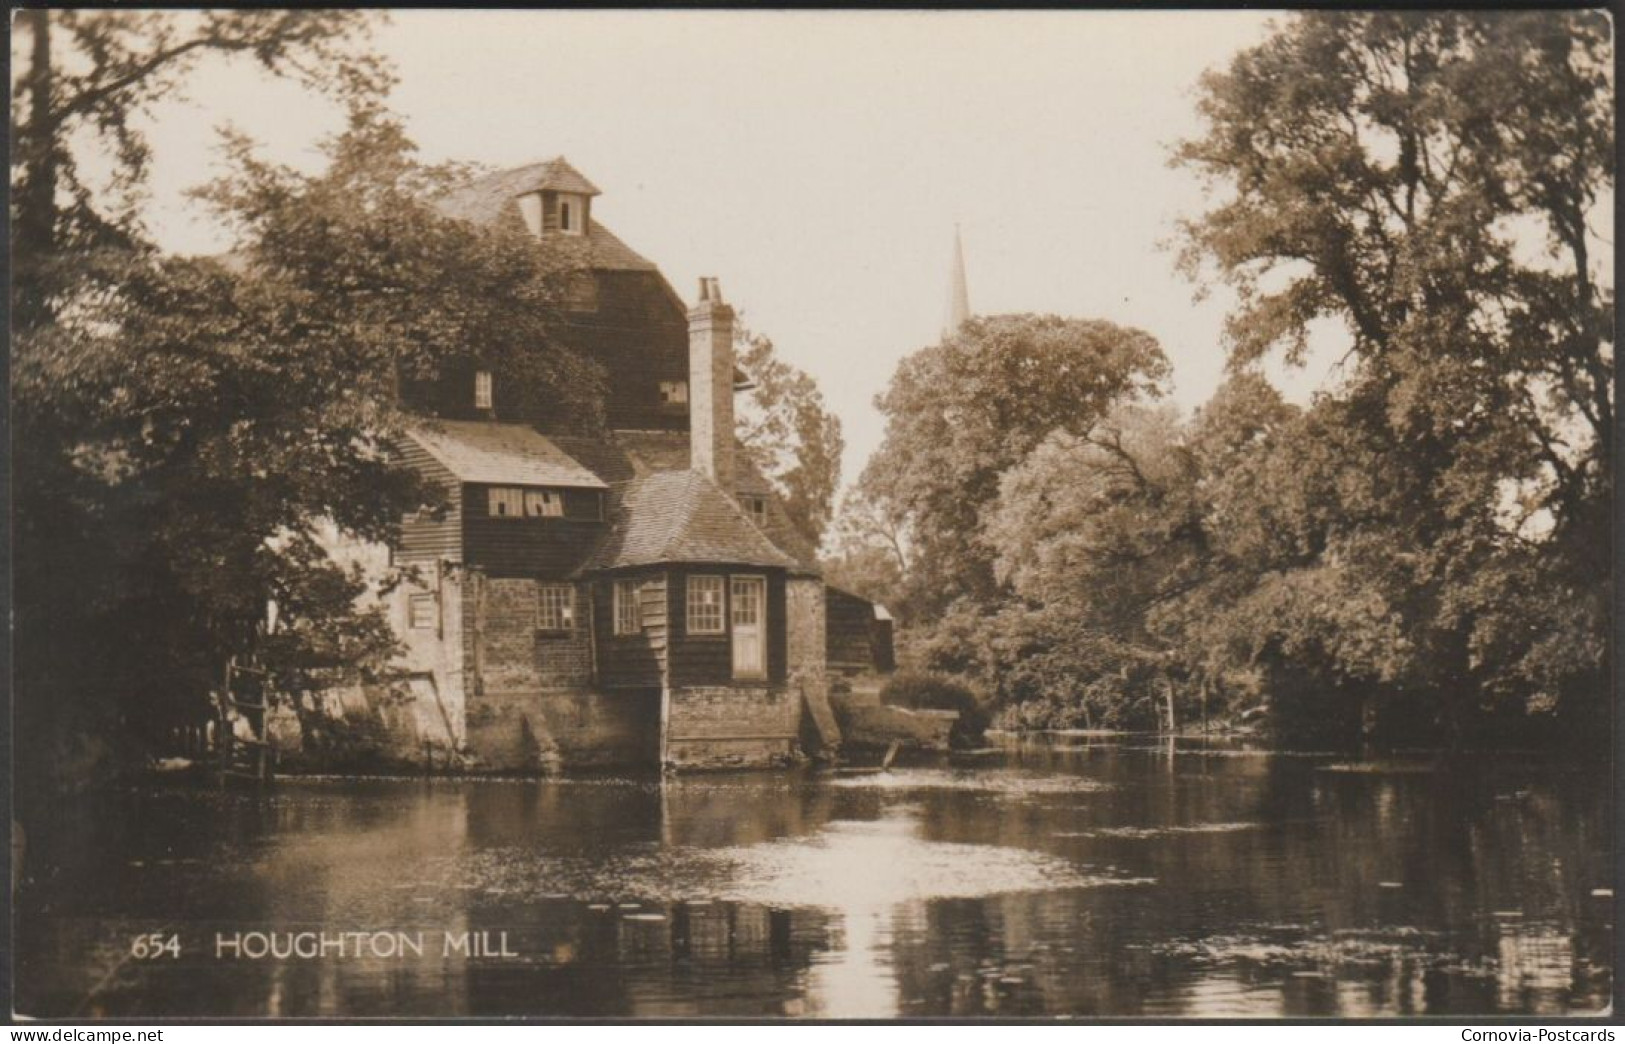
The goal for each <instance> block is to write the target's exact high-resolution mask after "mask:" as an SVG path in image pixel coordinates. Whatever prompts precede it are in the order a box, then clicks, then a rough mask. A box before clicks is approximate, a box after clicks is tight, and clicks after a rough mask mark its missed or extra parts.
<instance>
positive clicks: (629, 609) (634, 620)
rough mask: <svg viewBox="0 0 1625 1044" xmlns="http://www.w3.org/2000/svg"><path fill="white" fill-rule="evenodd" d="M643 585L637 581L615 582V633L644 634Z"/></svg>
mask: <svg viewBox="0 0 1625 1044" xmlns="http://www.w3.org/2000/svg"><path fill="white" fill-rule="evenodd" d="M642 590H643V585H642V584H640V583H639V582H638V581H636V580H617V581H615V633H616V634H642V633H643V605H642V598H641V592H642Z"/></svg>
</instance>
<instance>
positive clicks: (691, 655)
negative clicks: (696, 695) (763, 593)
mask: <svg viewBox="0 0 1625 1044" xmlns="http://www.w3.org/2000/svg"><path fill="white" fill-rule="evenodd" d="M690 576H718V577H721V578H722V579H723V583H722V592H723V599H724V601H723V612H722V617H723V620H724V621H725V623H724V630H723V633H722V634H715V635H713V634H689V633H688V578H689V577H690ZM730 576H761V577H765V578H766V580H767V621H766V625H767V626H766V635H767V677H766V678H761V679H735V678H734V675H733V648H732V645H731V644H730V641H729V630H730V629H731V627H732V624H731V620H732V617H733V605H732V603H731V599H732V592H731V591H730V587H731V585H730V584H729V583H728V578H729V577H730ZM666 602H667V608H668V612H667V620H668V626H669V628H670V631H669V649H668V652H667V658H668V662H669V681H670V684H671V685H672V687H673V688H674V689H676V688H681V687H686V686H696V685H731V686H735V687H737V688H741V689H745V688H762V687H767V686H772V685H782V684H784V679H785V666H786V660H787V626H786V601H785V573H784V570H783V569H774V568H758V567H755V566H738V565H734V566H728V565H716V566H709V565H692V566H691V565H685V566H681V567H673V568H672V569H670V570H668V572H667V583H666Z"/></svg>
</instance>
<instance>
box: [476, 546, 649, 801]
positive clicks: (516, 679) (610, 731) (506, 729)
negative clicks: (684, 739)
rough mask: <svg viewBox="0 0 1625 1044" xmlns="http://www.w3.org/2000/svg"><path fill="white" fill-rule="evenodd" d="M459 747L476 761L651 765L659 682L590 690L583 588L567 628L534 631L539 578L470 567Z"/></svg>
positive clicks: (509, 765) (541, 766) (482, 764)
mask: <svg viewBox="0 0 1625 1044" xmlns="http://www.w3.org/2000/svg"><path fill="white" fill-rule="evenodd" d="M468 584H469V588H470V595H469V597H468V598H467V600H466V601H467V603H468V604H470V605H471V607H472V611H471V612H470V613H469V614H468V617H467V619H466V620H465V628H466V638H465V642H464V645H465V646H466V647H467V648H468V649H469V663H470V665H471V669H470V672H469V674H470V679H469V681H470V695H469V698H468V709H467V721H468V726H467V727H468V749H469V752H470V755H471V756H472V758H473V762H474V764H475V766H476V767H477V768H480V769H483V770H486V771H500V772H534V771H550V770H553V769H558V768H576V767H586V766H600V765H650V766H652V765H654V764H655V762H656V760H657V758H658V753H657V749H656V748H657V746H658V743H659V728H660V693H659V690H658V689H649V690H617V691H615V692H612V693H601V692H594V691H592V680H593V679H592V637H591V632H590V630H589V620H590V618H591V613H590V606H589V604H588V597H589V595H588V592H587V588H586V587H585V586H581V587H578V588H577V591H576V613H575V627H574V629H573V630H571V631H570V632H568V633H566V634H554V633H549V632H543V631H538V630H537V627H536V623H537V619H536V608H537V599H538V594H537V590H538V581H536V580H531V579H510V578H490V577H486V576H484V575H483V574H481V573H479V572H477V571H475V572H471V573H470V574H469V579H468Z"/></svg>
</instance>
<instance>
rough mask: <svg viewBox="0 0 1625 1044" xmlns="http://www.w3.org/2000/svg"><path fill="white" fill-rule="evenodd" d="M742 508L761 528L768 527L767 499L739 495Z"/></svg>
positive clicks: (743, 494)
mask: <svg viewBox="0 0 1625 1044" xmlns="http://www.w3.org/2000/svg"><path fill="white" fill-rule="evenodd" d="M739 503H740V506H741V507H743V508H744V509H745V513H746V514H748V515H750V518H751V521H752V522H755V523H756V524H757V525H759V526H765V525H767V498H766V497H758V496H753V495H751V494H749V493H741V494H739Z"/></svg>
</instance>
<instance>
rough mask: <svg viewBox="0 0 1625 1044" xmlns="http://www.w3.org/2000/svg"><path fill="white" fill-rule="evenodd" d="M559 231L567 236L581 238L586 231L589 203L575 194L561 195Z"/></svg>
mask: <svg viewBox="0 0 1625 1044" xmlns="http://www.w3.org/2000/svg"><path fill="white" fill-rule="evenodd" d="M558 218H559V231H560V232H563V233H564V234H565V235H567V236H579V235H581V233H582V232H583V231H585V230H586V224H587V201H586V198H585V197H583V196H577V195H575V194H573V193H564V192H561V193H559V202H558Z"/></svg>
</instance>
